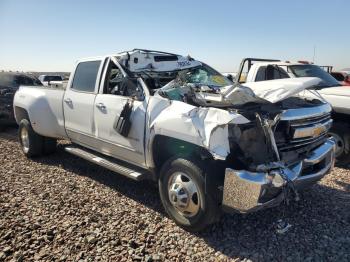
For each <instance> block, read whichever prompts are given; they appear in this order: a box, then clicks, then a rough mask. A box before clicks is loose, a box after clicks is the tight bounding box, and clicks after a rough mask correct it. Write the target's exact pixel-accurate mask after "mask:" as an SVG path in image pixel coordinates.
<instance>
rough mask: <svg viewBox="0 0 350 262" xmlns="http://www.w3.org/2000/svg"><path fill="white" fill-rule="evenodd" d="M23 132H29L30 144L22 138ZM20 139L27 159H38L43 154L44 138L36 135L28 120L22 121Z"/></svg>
mask: <svg viewBox="0 0 350 262" xmlns="http://www.w3.org/2000/svg"><path fill="white" fill-rule="evenodd" d="M22 132H27V134H28V140H27V141H28V143H27V144H25V139H24V138H23V137H22V135H21V134H22ZM18 138H19V141H20V144H21V148H22V151H23V153H24V155H25V156H26V157H36V156H40V155H42V153H43V145H44V138H43V137H42V136H41V135H39V134H37V133H35V131H34V130H33V128H32V126H31V124H30V122H29V121H28V120H27V119H22V120H21V122H20V123H19V132H18Z"/></svg>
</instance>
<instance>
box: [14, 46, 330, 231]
mask: <svg viewBox="0 0 350 262" xmlns="http://www.w3.org/2000/svg"><path fill="white" fill-rule="evenodd" d="M319 81H320V80H319V79H317V78H303V79H288V80H281V81H277V85H273V86H271V87H269V86H268V85H265V84H263V85H262V86H261V89H260V91H257V92H256V91H253V90H252V89H250V88H249V87H245V86H234V85H233V83H232V82H231V81H229V80H228V79H227V78H226V77H224V76H223V75H221V74H220V73H218V72H217V71H216V70H214V69H213V68H211V67H209V66H208V65H206V64H204V63H202V62H199V61H196V60H194V59H192V58H191V57H183V56H180V55H176V54H170V53H164V52H158V51H149V50H141V49H134V50H132V51H129V52H123V53H119V54H116V55H111V56H103V57H95V58H88V59H83V60H80V61H78V63H77V64H76V67H75V70H74V71H73V73H72V74H71V77H70V79H69V81H68V84H67V86H66V88H65V90H64V89H62V88H54V87H50V88H48V87H37V86H35V87H21V88H20V89H19V91H18V92H17V93H16V95H15V100H14V112H15V117H16V121H17V123H18V124H19V139H20V143H21V147H22V150H23V152H24V154H25V155H26V156H28V157H34V156H40V155H43V154H47V153H50V152H53V151H54V150H55V148H56V140H57V139H66V140H69V141H71V144H68V145H66V146H65V150H66V151H67V152H69V153H72V154H74V155H76V156H79V157H82V158H84V159H86V160H88V161H91V162H93V163H96V164H97V165H100V166H103V167H105V168H108V169H110V170H113V171H115V172H116V173H119V174H121V175H125V176H127V177H129V178H131V179H134V180H142V179H151V180H154V181H157V182H158V184H159V193H160V198H161V201H162V203H163V206H164V208H165V210H166V212H167V213H168V214H169V216H170V217H171V218H172V219H174V220H175V222H176V223H177V224H179V225H181V226H182V227H184V228H185V229H187V230H189V231H198V230H201V229H203V228H204V227H206V226H207V225H209V224H211V223H213V222H215V221H216V220H217V219H218V217H219V215H220V213H221V212H220V211H221V210H223V211H227V212H232V211H235V212H252V211H256V210H259V209H262V208H266V207H271V206H275V205H278V204H280V203H281V201H282V200H283V199H284V198H286V197H287V196H288V195H289V196H291V195H293V193H294V194H297V190H299V189H302V188H304V187H306V186H308V185H310V184H313V183H315V182H316V181H318V180H319V179H321V178H322V177H323V176H324V175H325V174H327V173H328V172H329V171H330V170H331V169H332V167H333V164H334V142H333V140H332V139H330V138H329V137H328V135H327V131H328V129H329V127H330V124H331V122H332V120H331V119H330V112H331V107H330V105H329V104H328V103H325V102H323V101H322V100H313V101H306V100H302V99H299V98H297V97H294V96H295V94H297V93H298V92H300V91H302V90H304V89H305V88H309V87H312V86H315V85H317V84H318V83H319ZM286 85H288V86H289V87H291V88H289V89H288V91H286V90H285V86H286ZM288 192H289V193H290V194H288Z"/></svg>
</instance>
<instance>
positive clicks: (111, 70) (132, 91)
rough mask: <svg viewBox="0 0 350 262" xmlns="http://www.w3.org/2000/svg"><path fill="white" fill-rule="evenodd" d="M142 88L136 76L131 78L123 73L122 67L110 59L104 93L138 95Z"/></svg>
mask: <svg viewBox="0 0 350 262" xmlns="http://www.w3.org/2000/svg"><path fill="white" fill-rule="evenodd" d="M140 90H142V89H141V88H140V87H139V86H138V82H137V79H136V78H130V77H126V76H124V75H123V72H122V71H121V69H120V68H119V67H118V66H117V65H116V64H115V63H114V62H113V61H110V63H109V66H108V69H107V73H106V80H105V86H104V94H112V95H120V96H128V97H138V96H140Z"/></svg>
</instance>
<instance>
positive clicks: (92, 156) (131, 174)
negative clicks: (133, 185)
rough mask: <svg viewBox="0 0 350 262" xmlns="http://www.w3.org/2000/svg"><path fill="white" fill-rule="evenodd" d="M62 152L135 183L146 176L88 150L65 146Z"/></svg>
mask: <svg viewBox="0 0 350 262" xmlns="http://www.w3.org/2000/svg"><path fill="white" fill-rule="evenodd" d="M64 150H65V151H67V152H68V153H71V154H73V155H75V156H78V157H81V158H84V159H85V160H88V161H90V162H92V163H95V164H97V165H99V166H102V167H104V168H107V169H109V170H111V171H114V172H116V173H118V174H121V175H123V176H126V177H128V178H131V179H133V180H136V181H140V180H143V179H144V178H145V175H146V174H143V173H140V172H138V171H136V170H134V169H131V168H129V167H126V166H123V165H121V164H117V163H115V162H113V161H111V160H108V159H107V157H104V156H102V155H100V154H99V153H95V152H91V151H90V150H85V149H83V148H80V147H75V146H66V147H64Z"/></svg>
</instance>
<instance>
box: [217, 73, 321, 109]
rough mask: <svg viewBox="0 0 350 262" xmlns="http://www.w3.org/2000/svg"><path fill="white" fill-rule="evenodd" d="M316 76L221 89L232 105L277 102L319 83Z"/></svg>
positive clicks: (251, 83) (250, 83)
mask: <svg viewBox="0 0 350 262" xmlns="http://www.w3.org/2000/svg"><path fill="white" fill-rule="evenodd" d="M321 82H322V80H321V79H320V78H317V77H300V78H286V79H278V80H269V81H261V82H249V83H245V84H243V85H240V86H229V87H225V88H223V89H222V90H221V93H222V94H223V95H224V97H225V100H227V101H230V102H231V103H232V104H234V105H240V104H241V105H242V104H245V103H248V102H255V103H266V102H270V103H277V102H279V101H282V100H284V99H286V98H288V97H291V96H294V95H296V94H298V93H299V92H301V91H303V90H305V89H308V88H312V87H315V86H317V85H318V84H320V83H321Z"/></svg>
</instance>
